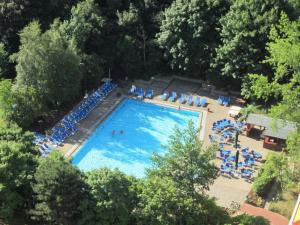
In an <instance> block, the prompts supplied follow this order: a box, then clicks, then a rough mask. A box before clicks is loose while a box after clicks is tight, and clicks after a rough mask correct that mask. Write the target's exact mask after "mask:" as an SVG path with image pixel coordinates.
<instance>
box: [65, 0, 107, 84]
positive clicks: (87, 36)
mask: <svg viewBox="0 0 300 225" xmlns="http://www.w3.org/2000/svg"><path fill="white" fill-rule="evenodd" d="M105 24H106V20H105V18H104V17H103V16H102V13H101V10H100V6H99V4H97V3H95V1H94V0H86V1H82V2H80V3H78V4H77V5H76V6H74V7H73V8H72V10H71V17H70V19H68V20H65V21H64V22H62V23H61V25H60V30H61V31H62V32H63V33H65V34H66V36H67V39H68V40H69V41H72V42H73V41H75V43H76V45H77V47H78V48H79V49H80V50H81V53H80V55H81V58H82V71H83V81H82V88H83V89H91V88H95V87H96V86H99V84H100V82H101V78H102V77H103V72H104V71H103V70H104V68H103V67H104V64H105V62H106V58H105V56H104V55H103V53H102V50H103V48H105V44H106V43H105V42H104V36H105V33H104V32H105V30H104V27H105Z"/></svg>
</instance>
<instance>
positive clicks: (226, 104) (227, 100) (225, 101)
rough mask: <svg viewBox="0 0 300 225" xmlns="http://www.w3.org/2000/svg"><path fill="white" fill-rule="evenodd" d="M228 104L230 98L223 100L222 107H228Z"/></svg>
mask: <svg viewBox="0 0 300 225" xmlns="http://www.w3.org/2000/svg"><path fill="white" fill-rule="evenodd" d="M229 104H230V98H229V97H228V98H224V101H223V105H224V106H229Z"/></svg>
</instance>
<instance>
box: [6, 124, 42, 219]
mask: <svg viewBox="0 0 300 225" xmlns="http://www.w3.org/2000/svg"><path fill="white" fill-rule="evenodd" d="M38 155H39V154H38V151H37V149H36V148H35V146H34V144H33V135H32V133H30V132H24V131H23V130H22V129H21V128H20V127H18V126H17V125H16V124H13V123H7V122H4V121H3V120H0V218H4V219H7V220H9V219H11V218H13V216H14V213H15V211H16V210H17V209H18V210H19V211H21V210H23V209H25V208H27V209H28V207H29V205H30V204H31V196H32V190H31V187H30V183H31V182H32V181H33V179H32V178H33V174H34V172H35V168H36V165H37V158H38Z"/></svg>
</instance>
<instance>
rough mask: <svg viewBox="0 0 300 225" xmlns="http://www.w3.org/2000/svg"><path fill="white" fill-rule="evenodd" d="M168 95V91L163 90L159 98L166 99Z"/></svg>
mask: <svg viewBox="0 0 300 225" xmlns="http://www.w3.org/2000/svg"><path fill="white" fill-rule="evenodd" d="M168 97H169V92H168V91H165V92H164V93H163V94H162V95H161V99H162V100H164V101H166V100H167V99H168Z"/></svg>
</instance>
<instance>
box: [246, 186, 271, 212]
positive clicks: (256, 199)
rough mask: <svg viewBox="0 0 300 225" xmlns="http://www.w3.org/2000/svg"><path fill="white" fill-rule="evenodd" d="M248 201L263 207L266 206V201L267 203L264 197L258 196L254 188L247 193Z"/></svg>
mask: <svg viewBox="0 0 300 225" xmlns="http://www.w3.org/2000/svg"><path fill="white" fill-rule="evenodd" d="M246 202H247V203H249V204H251V205H254V206H257V207H261V208H263V207H264V206H265V203H266V201H265V200H264V199H263V198H261V197H260V196H258V195H257V193H255V192H254V191H252V190H251V191H250V192H249V194H248V195H247V199H246Z"/></svg>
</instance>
